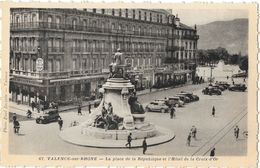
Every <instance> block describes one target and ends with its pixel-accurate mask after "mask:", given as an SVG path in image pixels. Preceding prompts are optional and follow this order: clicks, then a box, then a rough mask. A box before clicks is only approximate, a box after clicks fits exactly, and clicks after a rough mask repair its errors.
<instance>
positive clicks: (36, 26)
mask: <svg viewBox="0 0 260 168" xmlns="http://www.w3.org/2000/svg"><path fill="white" fill-rule="evenodd" d="M10 28H11V31H19V30H57V31H59V30H67V31H82V32H91V33H95V32H96V33H112V34H117V35H130V36H131V35H137V36H149V37H167V34H166V33H161V34H158V33H148V32H144V31H141V32H139V31H131V30H127V31H126V30H123V29H112V28H102V27H96V26H83V25H82V24H76V25H75V24H74V25H73V24H61V23H50V22H27V23H11V24H10Z"/></svg>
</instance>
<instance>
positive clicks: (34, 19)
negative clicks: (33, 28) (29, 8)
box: [32, 14, 37, 23]
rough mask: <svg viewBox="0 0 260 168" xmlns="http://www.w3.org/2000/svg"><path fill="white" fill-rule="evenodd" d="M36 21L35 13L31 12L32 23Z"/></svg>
mask: <svg viewBox="0 0 260 168" xmlns="http://www.w3.org/2000/svg"><path fill="white" fill-rule="evenodd" d="M36 21H37V20H36V15H35V14H32V22H33V23H36Z"/></svg>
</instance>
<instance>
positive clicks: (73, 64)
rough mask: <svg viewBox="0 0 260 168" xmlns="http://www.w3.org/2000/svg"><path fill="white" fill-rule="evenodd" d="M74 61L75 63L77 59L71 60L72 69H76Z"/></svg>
mask: <svg viewBox="0 0 260 168" xmlns="http://www.w3.org/2000/svg"><path fill="white" fill-rule="evenodd" d="M76 63H77V60H76V59H73V62H72V70H76Z"/></svg>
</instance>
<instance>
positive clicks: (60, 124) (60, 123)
mask: <svg viewBox="0 0 260 168" xmlns="http://www.w3.org/2000/svg"><path fill="white" fill-rule="evenodd" d="M58 124H59V128H60V131H61V129H62V125H63V120H62V118H59V121H58Z"/></svg>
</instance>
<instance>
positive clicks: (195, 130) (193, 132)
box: [187, 125, 197, 146]
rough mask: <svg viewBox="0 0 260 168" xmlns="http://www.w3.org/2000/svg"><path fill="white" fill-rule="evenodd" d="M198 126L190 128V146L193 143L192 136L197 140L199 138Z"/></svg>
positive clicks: (188, 139)
mask: <svg viewBox="0 0 260 168" xmlns="http://www.w3.org/2000/svg"><path fill="white" fill-rule="evenodd" d="M196 135H197V128H196V127H195V126H194V125H193V126H192V127H191V129H190V132H189V135H188V138H187V145H188V146H190V145H191V138H194V139H195V140H197V136H196Z"/></svg>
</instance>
